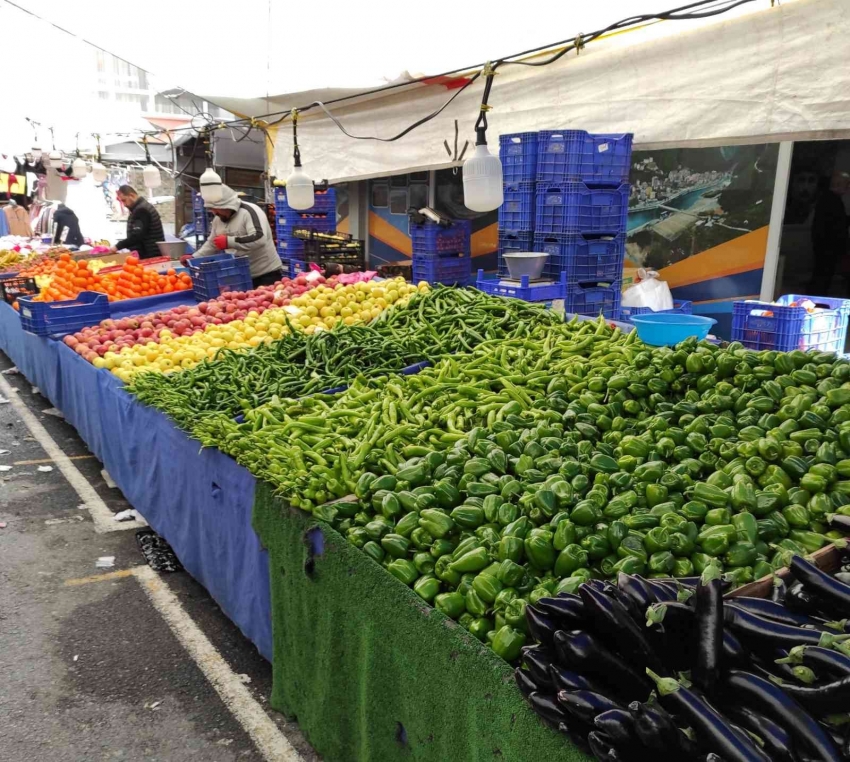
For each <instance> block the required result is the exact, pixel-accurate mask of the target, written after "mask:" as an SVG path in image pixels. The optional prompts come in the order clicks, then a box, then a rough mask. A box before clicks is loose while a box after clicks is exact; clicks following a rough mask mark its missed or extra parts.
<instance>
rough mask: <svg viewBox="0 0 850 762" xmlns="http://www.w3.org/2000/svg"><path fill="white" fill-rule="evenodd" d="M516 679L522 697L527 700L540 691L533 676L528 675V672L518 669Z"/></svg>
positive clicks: (515, 673)
mask: <svg viewBox="0 0 850 762" xmlns="http://www.w3.org/2000/svg"><path fill="white" fill-rule="evenodd" d="M514 679H515V680H516V684H517V687H518V688H519V690H520V693H522V695H523V696H525V697H526V698H528V697H529V696H530V695H531V694H532V693H534V692H535V691H536V690H538V688H537V684H536V683H535V682H534V680H532V679H531V675H529V674H528V670H525V669H522V668H521V667H517V668H516V669H515V670H514Z"/></svg>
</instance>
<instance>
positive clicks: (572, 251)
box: [534, 233, 626, 283]
mask: <svg viewBox="0 0 850 762" xmlns="http://www.w3.org/2000/svg"><path fill="white" fill-rule="evenodd" d="M534 251H540V252H546V253H547V254H548V255H549V258H548V259H547V260H546V264H545V265H544V266H543V274H544V275H548V276H551V277H553V278H557V277H558V276H559V275H560V273H561V272H566V273H567V281H568V282H569V283H581V282H589V281H597V282H600V281H615V280H616V281H618V280H621V279H622V277H623V261H624V259H625V255H626V238H625V236H624V235H623V234H622V233H621V234H620V235H616V236H605V235H558V234H557V233H537V234H536V235H535V236H534Z"/></svg>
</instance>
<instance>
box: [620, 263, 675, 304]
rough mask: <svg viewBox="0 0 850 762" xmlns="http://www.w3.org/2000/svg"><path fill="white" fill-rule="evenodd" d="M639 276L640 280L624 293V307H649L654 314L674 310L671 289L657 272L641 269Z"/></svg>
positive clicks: (638, 272)
mask: <svg viewBox="0 0 850 762" xmlns="http://www.w3.org/2000/svg"><path fill="white" fill-rule="evenodd" d="M637 276H638V278H640V280H639V281H638V282H637V283H635V285H634V286H629V288H627V289H626V291H625V292H624V293H623V301H622V304H623V307H648V308H649V309H651V310H652V311H653V312H660V311H661V310H672V309H673V295H672V294H671V293H670V287H669V286H668V285H667V283H666V282H665V281H663V280H659V278H658V273H657V272H655V270H644V269H640V270H638V271H637Z"/></svg>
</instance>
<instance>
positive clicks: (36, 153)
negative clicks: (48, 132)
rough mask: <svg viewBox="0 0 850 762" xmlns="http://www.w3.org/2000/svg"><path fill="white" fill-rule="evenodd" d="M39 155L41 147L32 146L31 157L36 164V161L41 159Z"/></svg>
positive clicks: (40, 154)
mask: <svg viewBox="0 0 850 762" xmlns="http://www.w3.org/2000/svg"><path fill="white" fill-rule="evenodd" d="M41 156H42V151H41V149H40V148H39V147H38V146H33V147H32V158H33V161H34V162H35V163H36V164H38V162H39V161H41Z"/></svg>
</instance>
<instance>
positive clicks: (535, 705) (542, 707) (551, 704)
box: [528, 691, 569, 725]
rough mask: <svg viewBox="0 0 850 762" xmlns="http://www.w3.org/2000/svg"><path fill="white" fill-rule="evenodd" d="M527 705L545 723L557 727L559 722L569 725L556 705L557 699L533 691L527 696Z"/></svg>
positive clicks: (567, 719) (561, 710)
mask: <svg viewBox="0 0 850 762" xmlns="http://www.w3.org/2000/svg"><path fill="white" fill-rule="evenodd" d="M528 703H529V704H531V708H532V709H533V710H534V711H535V712H536V713H537V714H539V715H540V716H541V717H542V718H543V719H544V720H546V721H547V722H551V723H552V724H553V725H558V723H560V722H563V723H567V724H569V718H568V717H567V715H566V714H565V713H564V710H563V709H562V708H561V705H560V704H559V703H558V699H556V698H555V697H554V696H552V695H551V694H549V693H539V692H537V691H535V692H534V693H532V694H530V695H529V697H528Z"/></svg>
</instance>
